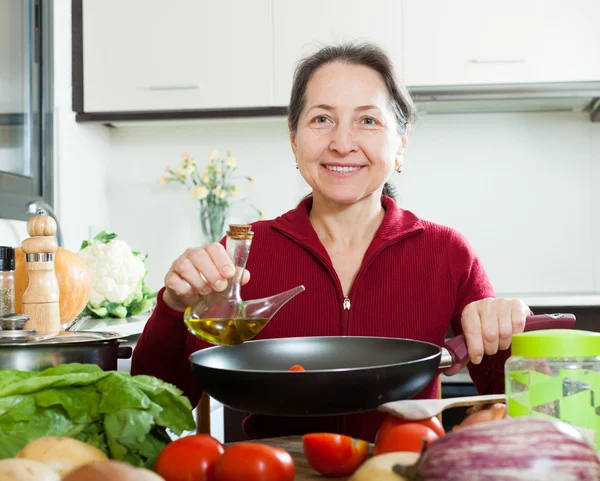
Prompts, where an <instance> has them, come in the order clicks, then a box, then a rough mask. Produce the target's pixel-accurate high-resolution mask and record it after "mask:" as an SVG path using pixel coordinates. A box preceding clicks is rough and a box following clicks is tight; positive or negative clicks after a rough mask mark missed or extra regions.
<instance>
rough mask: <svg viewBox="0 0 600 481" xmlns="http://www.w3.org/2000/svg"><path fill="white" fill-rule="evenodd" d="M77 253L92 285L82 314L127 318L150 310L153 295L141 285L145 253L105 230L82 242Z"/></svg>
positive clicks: (144, 267) (143, 283) (143, 279)
mask: <svg viewBox="0 0 600 481" xmlns="http://www.w3.org/2000/svg"><path fill="white" fill-rule="evenodd" d="M78 254H79V256H80V257H81V258H82V259H83V260H84V261H85V262H86V264H87V265H88V267H89V268H90V272H91V274H92V285H93V288H92V295H91V297H90V300H89V302H88V304H87V306H86V308H85V310H84V311H83V313H82V315H90V316H92V317H127V316H132V315H136V314H140V313H142V312H145V311H147V310H149V309H150V308H152V304H153V301H152V299H153V298H154V297H156V293H151V292H150V289H149V288H148V286H147V285H146V283H145V280H146V275H147V274H148V272H147V270H146V266H145V264H144V261H145V260H146V258H147V257H148V255H147V254H142V253H140V252H135V251H132V250H131V248H130V247H129V245H128V244H127V243H126V242H125V241H122V240H119V239H117V234H115V233H114V232H110V231H106V230H105V231H103V232H101V233H100V234H98V235H97V236H96V237H94V239H93V240H92V241H91V242H90V241H83V243H82V244H81V249H80V251H79V252H78Z"/></svg>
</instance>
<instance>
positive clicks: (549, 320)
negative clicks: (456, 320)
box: [440, 314, 575, 368]
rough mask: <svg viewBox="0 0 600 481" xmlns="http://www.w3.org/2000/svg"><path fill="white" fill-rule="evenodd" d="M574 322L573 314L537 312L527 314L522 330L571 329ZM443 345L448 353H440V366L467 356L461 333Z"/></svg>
mask: <svg viewBox="0 0 600 481" xmlns="http://www.w3.org/2000/svg"><path fill="white" fill-rule="evenodd" d="M574 324H575V316H574V315H573V314H538V315H537V316H527V319H526V320H525V329H524V331H525V332H528V331H541V330H544V329H571V328H572V327H573V325H574ZM444 347H445V348H446V350H447V351H448V355H445V354H446V353H443V354H442V360H441V363H440V367H442V368H446V367H451V366H454V365H457V364H462V363H464V362H465V361H466V360H467V359H468V358H469V351H468V348H467V343H466V342H465V336H464V335H463V334H461V335H459V336H455V337H453V338H452V339H448V340H447V341H446V343H445V344H444Z"/></svg>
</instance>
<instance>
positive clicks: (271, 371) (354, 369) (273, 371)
mask: <svg viewBox="0 0 600 481" xmlns="http://www.w3.org/2000/svg"><path fill="white" fill-rule="evenodd" d="M307 338H314V339H325V340H326V339H340V338H345V339H358V340H360V339H386V340H392V341H410V342H418V343H419V344H427V345H429V346H432V347H434V348H436V349H437V350H438V352H437V353H435V354H432V355H431V356H427V357H422V358H419V359H415V360H412V361H405V362H402V363H391V364H378V365H374V366H366V367H344V368H336V369H310V370H308V371H288V370H285V371H282V370H280V369H260V370H257V369H228V368H222V367H214V366H207V365H205V364H197V363H195V362H194V360H193V357H194V355H195V354H196V353H199V352H200V353H204V352H207V351H209V350H216V349H221V350H222V349H232V348H233V349H235V348H236V347H237V346H211V347H206V348H204V349H198V350H197V351H194V352H193V353H191V354H190V355H189V356H188V361H189V362H190V363H191V364H193V365H194V366H197V367H199V368H203V369H211V370H213V371H221V372H231V371H235V372H246V373H253V374H263V373H264V374H294V375H306V374H310V373H321V374H323V373H330V372H357V371H366V370H372V369H382V368H393V367H396V366H398V365H399V364H402V365H403V366H404V365H410V364H416V363H422V362H427V361H431V360H433V359H434V358H435V357H439V358H441V355H442V346H438V345H437V344H434V343H432V342H427V341H417V340H415V339H408V338H404V337H384V336H296V337H277V338H272V339H257V340H251V341H246V342H245V343H244V344H248V343H250V342H252V343H261V342H265V341H270V342H273V341H295V340H306V339H307ZM242 345H243V344H239V345H238V346H242ZM438 369H439V366H438Z"/></svg>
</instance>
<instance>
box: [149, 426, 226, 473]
mask: <svg viewBox="0 0 600 481" xmlns="http://www.w3.org/2000/svg"><path fill="white" fill-rule="evenodd" d="M224 452H225V448H224V447H223V445H222V444H221V443H220V442H219V441H217V440H216V439H215V438H213V437H211V436H209V435H208V434H193V435H191V436H186V437H184V438H179V439H177V440H176V441H173V442H172V443H169V444H167V446H166V447H165V448H164V449H163V450H162V451H161V453H160V454H159V455H158V459H157V460H156V464H155V465H154V471H156V473H157V474H159V475H160V476H162V477H163V478H165V481H214V479H215V465H216V463H217V460H218V459H219V458H220V457H221V456H222V455H223V453H224Z"/></svg>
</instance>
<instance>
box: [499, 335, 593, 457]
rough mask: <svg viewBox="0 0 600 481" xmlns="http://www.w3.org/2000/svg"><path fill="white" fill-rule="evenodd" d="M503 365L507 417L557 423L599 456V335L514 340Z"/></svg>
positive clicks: (528, 336) (542, 336) (530, 337)
mask: <svg viewBox="0 0 600 481" xmlns="http://www.w3.org/2000/svg"><path fill="white" fill-rule="evenodd" d="M511 354H512V356H511V357H510V358H509V359H508V360H507V361H506V366H505V375H506V402H507V410H508V415H509V416H510V417H517V416H533V417H542V418H557V419H561V420H562V421H565V422H568V423H570V424H573V425H575V426H578V427H580V428H582V431H583V432H584V433H585V434H587V435H588V436H589V437H590V439H592V440H595V442H596V449H597V450H600V333H596V332H589V331H581V330H575V329H548V330H543V331H531V332H526V333H522V334H517V335H515V336H513V340H512V352H511Z"/></svg>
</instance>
